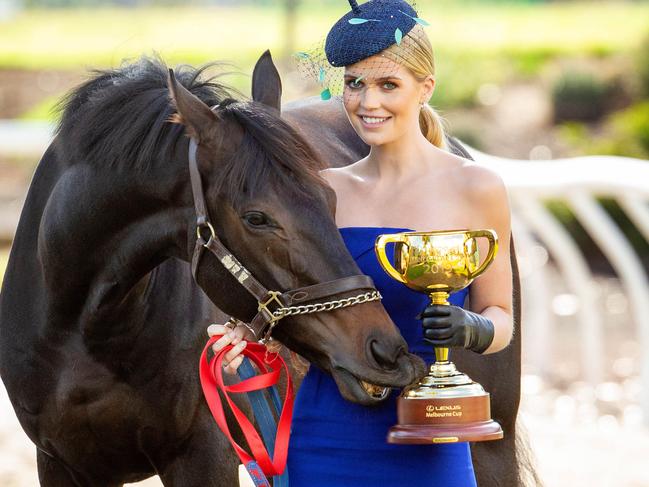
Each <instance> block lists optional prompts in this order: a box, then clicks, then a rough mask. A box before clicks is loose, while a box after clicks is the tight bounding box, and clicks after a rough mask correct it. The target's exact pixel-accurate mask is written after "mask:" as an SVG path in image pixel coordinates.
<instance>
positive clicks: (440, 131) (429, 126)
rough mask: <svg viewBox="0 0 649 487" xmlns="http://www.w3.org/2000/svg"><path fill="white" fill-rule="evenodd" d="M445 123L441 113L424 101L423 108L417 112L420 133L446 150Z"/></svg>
mask: <svg viewBox="0 0 649 487" xmlns="http://www.w3.org/2000/svg"><path fill="white" fill-rule="evenodd" d="M445 125H446V124H445V120H444V119H443V118H442V117H441V115H440V114H439V113H437V112H436V111H435V109H434V108H433V107H431V106H430V105H429V104H428V103H424V106H423V108H422V109H421V111H420V112H419V128H421V133H422V134H424V137H426V138H427V139H428V142H430V143H431V144H433V145H434V146H436V147H439V148H440V149H443V150H445V151H448V144H447V143H446V127H445Z"/></svg>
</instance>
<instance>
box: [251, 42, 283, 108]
mask: <svg viewBox="0 0 649 487" xmlns="http://www.w3.org/2000/svg"><path fill="white" fill-rule="evenodd" d="M252 99H253V100H255V101H258V102H261V103H263V104H264V105H267V106H269V107H272V108H275V109H276V110H277V111H278V112H279V111H280V110H281V104H282V80H281V79H280V78H279V73H278V72H277V68H276V67H275V64H273V58H272V57H271V55H270V51H269V50H268V49H266V51H265V52H264V53H263V54H262V55H261V57H260V58H259V60H258V61H257V64H255V69H254V70H253V72H252Z"/></svg>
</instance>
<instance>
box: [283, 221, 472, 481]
mask: <svg viewBox="0 0 649 487" xmlns="http://www.w3.org/2000/svg"><path fill="white" fill-rule="evenodd" d="M402 231H408V229H406V228H387V227H344V228H340V233H341V235H342V237H343V240H344V241H345V243H346V245H347V247H348V249H349V251H350V253H351V254H352V256H353V257H354V260H355V261H356V263H357V264H358V266H359V267H360V269H361V271H362V272H363V273H364V274H367V275H369V276H370V277H371V278H372V279H373V280H374V284H375V285H376V287H377V289H378V290H379V291H380V292H381V295H382V296H383V300H382V303H383V305H384V306H385V309H386V310H387V312H388V314H389V315H390V317H391V318H392V320H393V321H394V323H395V324H396V325H397V326H398V327H399V330H400V331H401V334H402V335H403V337H404V339H405V340H406V342H407V343H408V347H409V350H410V351H411V352H412V353H415V354H417V355H419V356H420V357H422V358H423V359H424V360H425V361H426V363H428V364H430V363H432V362H433V361H434V360H435V354H434V351H433V348H432V347H431V346H430V345H426V344H425V343H424V341H423V339H422V328H421V321H420V320H417V319H415V316H416V315H417V314H418V313H419V312H420V311H421V310H422V309H424V307H425V306H426V305H427V304H428V302H429V300H428V297H427V296H426V295H424V294H421V293H418V292H415V291H412V290H410V289H408V288H407V287H406V286H404V285H403V284H401V283H399V282H397V281H395V280H394V279H392V278H391V277H389V276H388V275H387V274H386V273H385V271H384V270H383V268H382V267H381V266H380V264H379V262H378V260H377V258H376V256H375V253H374V241H375V240H376V237H377V236H378V235H380V234H382V233H396V232H402ZM388 250H389V251H390V250H391V249H390V248H389V249H388ZM388 255H390V252H388ZM467 293H468V288H466V289H463V290H462V291H460V292H457V293H454V294H451V296H450V297H449V302H450V303H451V304H454V305H456V306H463V305H464V300H465V297H466V295H467ZM399 392H400V391H396V390H393V391H392V393H391V395H390V397H389V399H387V400H386V401H385V402H383V403H382V404H381V405H379V406H376V407H368V406H361V405H358V404H354V403H351V402H349V401H347V400H345V399H343V398H342V396H341V395H340V392H338V388H337V387H336V383H335V382H334V380H333V378H332V377H331V376H330V375H329V374H326V373H323V372H322V371H321V370H320V369H318V368H317V367H315V366H311V367H310V368H309V371H308V372H307V374H306V376H305V377H304V380H303V382H302V385H301V386H300V389H299V391H298V394H297V397H296V400H295V410H294V416H293V423H292V427H291V440H290V444H289V451H288V467H287V468H288V473H289V480H290V486H291V487H307V486H308V487H320V486H322V487H325V486H326V487H333V486H335V487H361V486H362V487H368V486H370V485H372V486H373V485H382V486H385V487H388V486H389V487H413V486H414V487H424V486H440V487H476V480H475V474H474V471H473V465H472V463H471V452H470V450H469V444H468V443H455V444H440V445H391V444H389V443H387V441H386V435H387V432H388V429H389V428H390V427H391V426H393V425H394V424H396V422H397V407H396V398H397V397H398V394H399Z"/></svg>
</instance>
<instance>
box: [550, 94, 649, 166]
mask: <svg viewBox="0 0 649 487" xmlns="http://www.w3.org/2000/svg"><path fill="white" fill-rule="evenodd" d="M559 135H560V137H561V138H562V139H563V141H564V142H565V143H566V144H568V145H569V146H570V147H572V149H573V151H574V152H575V154H580V155H585V154H591V155H595V154H602V155H604V154H609V155H618V156H626V157H636V158H638V159H648V160H649V100H647V101H643V102H641V103H637V104H635V105H632V106H631V107H629V108H626V109H624V110H620V111H618V112H615V113H613V114H611V115H610V116H609V117H608V118H607V119H606V120H605V121H604V123H603V124H602V125H601V127H598V129H597V131H596V133H593V130H591V129H590V128H589V127H588V125H586V124H583V123H576V122H571V123H564V124H562V125H560V127H559Z"/></svg>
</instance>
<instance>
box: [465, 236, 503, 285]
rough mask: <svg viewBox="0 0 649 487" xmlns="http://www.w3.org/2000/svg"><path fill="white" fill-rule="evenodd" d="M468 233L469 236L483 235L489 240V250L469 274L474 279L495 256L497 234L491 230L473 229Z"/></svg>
mask: <svg viewBox="0 0 649 487" xmlns="http://www.w3.org/2000/svg"><path fill="white" fill-rule="evenodd" d="M469 233H470V235H471V237H475V238H478V237H485V238H486V239H487V240H488V241H489V251H488V252H487V256H486V257H485V259H484V260H483V261H482V264H480V266H479V267H478V268H477V269H476V270H475V271H474V272H472V273H471V275H470V276H469V277H470V279H475V278H476V277H478V276H479V275H480V274H482V273H483V272H484V271H485V270H486V269H487V267H489V264H491V261H492V260H493V259H494V258H495V257H496V253H497V252H498V235H496V232H494V231H493V230H474V231H472V232H469Z"/></svg>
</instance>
